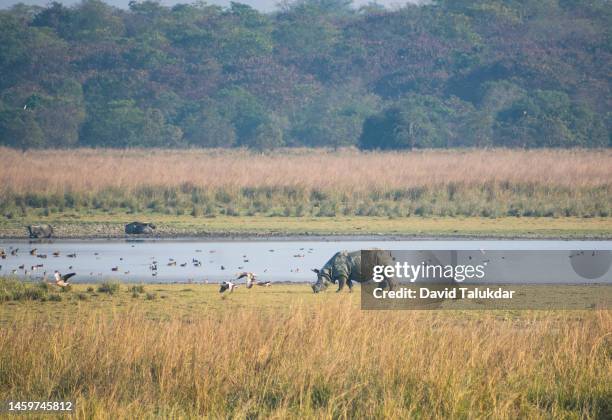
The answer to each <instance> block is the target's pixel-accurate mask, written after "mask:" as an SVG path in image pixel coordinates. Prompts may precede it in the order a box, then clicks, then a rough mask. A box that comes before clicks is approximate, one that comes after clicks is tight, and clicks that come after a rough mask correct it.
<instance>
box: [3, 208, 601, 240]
mask: <svg viewBox="0 0 612 420" xmlns="http://www.w3.org/2000/svg"><path fill="white" fill-rule="evenodd" d="M135 217H139V218H140V219H142V220H153V221H155V223H156V226H157V229H156V235H159V236H161V237H188V236H198V237H211V238H215V237H255V238H258V237H262V238H263V237H273V236H274V237H279V236H298V235H302V236H304V235H308V236H317V235H319V236H326V235H346V236H360V235H363V236H384V237H386V238H392V237H394V236H395V237H453V238H458V237H484V238H490V237H500V238H581V239H585V238H599V239H606V238H611V237H612V218H609V217H594V218H578V217H563V218H551V217H499V218H484V217H418V216H415V217H402V218H400V217H395V218H390V217H371V216H353V217H350V216H347V217H345V216H337V217H282V216H276V217H270V216H239V217H235V216H216V217H197V218H194V217H192V216H189V215H180V216H176V215H159V214H154V213H147V212H145V213H141V214H139V215H137V216H135V215H134V214H127V213H125V212H123V213H121V212H117V213H103V212H100V213H94V214H79V213H72V212H65V213H60V214H52V215H50V216H47V217H26V218H19V219H10V220H7V219H2V218H0V237H5V238H23V237H24V236H26V234H27V231H26V229H25V226H26V225H28V224H35V223H49V224H51V225H53V226H54V228H55V233H54V234H55V236H56V237H58V238H94V237H99V238H123V237H125V234H124V226H125V223H129V222H131V221H133V220H134V218H135Z"/></svg>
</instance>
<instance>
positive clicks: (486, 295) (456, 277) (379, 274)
mask: <svg viewBox="0 0 612 420" xmlns="http://www.w3.org/2000/svg"><path fill="white" fill-rule="evenodd" d="M486 266H487V262H484V263H483V264H478V265H464V264H460V265H455V266H453V265H450V264H447V265H428V264H426V263H425V262H422V263H421V264H419V265H413V264H409V263H408V262H406V261H404V262H403V263H402V262H399V261H398V262H396V263H395V264H394V265H375V266H374V268H373V276H372V281H374V282H375V283H382V282H383V281H385V279H386V278H395V279H397V280H400V281H401V279H403V280H407V281H408V282H410V283H414V282H416V280H417V279H419V278H420V279H422V280H424V281H428V280H434V279H440V278H442V279H445V280H448V281H454V282H457V283H462V282H464V281H465V280H473V279H479V280H480V279H483V278H484V277H485V267H486ZM515 292H516V291H515V290H504V289H503V288H501V287H497V288H495V289H493V288H490V287H485V288H473V289H471V288H468V287H453V288H449V287H445V288H444V289H442V290H440V289H439V288H435V287H434V288H429V287H424V286H423V287H419V288H418V289H411V288H408V287H400V288H399V290H384V289H383V288H381V287H376V288H374V290H373V292H372V293H373V296H374V298H376V299H417V298H418V299H429V298H431V299H457V298H458V297H459V298H461V299H512V298H513V297H514V293H515Z"/></svg>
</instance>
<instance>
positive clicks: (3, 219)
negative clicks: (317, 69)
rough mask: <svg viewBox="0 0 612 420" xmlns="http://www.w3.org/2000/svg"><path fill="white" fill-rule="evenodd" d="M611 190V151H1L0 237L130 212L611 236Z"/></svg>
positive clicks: (107, 222) (263, 225)
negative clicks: (32, 227) (33, 227)
mask: <svg viewBox="0 0 612 420" xmlns="http://www.w3.org/2000/svg"><path fill="white" fill-rule="evenodd" d="M611 188H612V152H610V151H609V150H579V149H578V150H552V149H540V150H506V149H494V150H450V151H448V150H424V151H414V152H401V153H398V152H393V153H384V152H359V151H356V150H352V149H343V150H339V151H331V150H315V149H295V150H282V151H277V152H270V153H266V154H262V153H255V152H250V151H246V150H215V149H213V150H155V149H154V150H143V149H133V150H111V149H77V150H44V151H43V150H33V151H27V152H20V151H17V150H14V149H8V148H0V236H5V237H6V236H23V226H24V225H25V224H29V223H38V222H49V223H53V224H54V225H55V226H56V227H57V228H58V229H59V230H58V232H60V233H59V234H58V236H65V237H71V236H73V237H74V236H121V235H122V232H121V224H122V223H125V222H128V221H131V220H134V219H139V218H140V219H149V220H152V221H158V222H159V221H161V223H158V225H160V229H159V230H158V232H160V234H167V235H172V234H175V235H179V234H206V233H212V234H223V233H245V234H266V235H267V234H276V233H280V234H283V233H285V234H294V233H296V232H302V233H319V234H333V233H339V234H355V233H356V234H359V233H362V234H368V233H370V234H371V233H382V234H402V233H403V234H408V235H413V234H417V235H418V234H421V235H422V234H425V235H438V234H440V235H444V234H447V235H448V234H449V233H450V234H453V233H454V234H458V235H463V234H467V235H470V234H474V235H489V236H496V231H498V230H499V231H500V232H501V236H503V235H504V234H512V235H515V236H547V235H550V236H559V237H562V236H564V237H576V236H585V237H593V236H595V237H601V236H606V237H609V236H610V232H612V227H611V226H610V222H609V220H610V214H611V210H612V198H611V197H612V194H611ZM462 219H466V220H462ZM470 219H472V220H470ZM487 220H491V221H493V222H487ZM438 221H440V222H438ZM449 221H457V223H456V227H452V226H450V222H449ZM534 221H535V222H534ZM540 222H542V223H540ZM375 225H376V227H374V226H375ZM510 225H512V226H513V227H514V228H513V229H511V230H508V229H507V226H510ZM483 226H484V227H483ZM532 227H535V229H536V230H541V231H542V232H534V229H533V228H532ZM359 228H361V229H359ZM364 228H365V229H364ZM530 232H531V233H530Z"/></svg>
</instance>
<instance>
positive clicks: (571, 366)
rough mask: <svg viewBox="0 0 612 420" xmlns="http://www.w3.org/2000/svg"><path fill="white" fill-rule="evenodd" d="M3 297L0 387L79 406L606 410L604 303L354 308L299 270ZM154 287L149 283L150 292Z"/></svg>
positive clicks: (316, 413)
mask: <svg viewBox="0 0 612 420" xmlns="http://www.w3.org/2000/svg"><path fill="white" fill-rule="evenodd" d="M88 287H90V286H87V285H76V286H73V289H72V290H71V291H68V292H64V293H56V292H53V293H54V294H57V295H59V296H61V301H46V302H40V301H10V302H4V303H1V304H0V321H1V322H2V328H0V400H12V399H43V400H45V399H46V400H49V399H53V400H65V399H72V400H76V407H77V418H136V417H175V418H177V417H202V416H205V417H211V418H219V417H224V418H225V417H238V418H258V417H259V418H382V417H388V418H408V417H419V418H502V419H504V418H507V419H514V418H518V417H522V418H553V417H554V418H609V416H610V413H611V407H610V402H611V401H612V391H611V390H612V362H611V359H610V349H611V348H612V342H611V341H612V313H611V312H610V311H604V310H599V311H548V312H545V311H461V312H459V311H362V310H360V309H359V293H354V294H348V293H343V294H335V293H323V294H319V295H314V294H312V292H311V291H310V289H309V287H308V286H307V285H279V284H276V285H273V286H272V287H270V288H265V289H264V288H258V289H252V290H246V289H238V290H237V291H236V292H235V293H233V294H232V295H229V296H220V295H219V293H218V292H217V288H216V287H215V286H213V285H192V284H189V285H186V284H182V285H146V286H144V288H145V290H144V291H139V292H132V291H130V290H129V288H128V286H127V285H121V286H120V289H119V290H118V291H117V292H116V293H115V294H113V295H107V294H104V293H100V292H96V291H95V288H93V290H94V291H87V288H88ZM147 296H148V297H147Z"/></svg>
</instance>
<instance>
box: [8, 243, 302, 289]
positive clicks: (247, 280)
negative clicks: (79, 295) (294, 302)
mask: <svg viewBox="0 0 612 420" xmlns="http://www.w3.org/2000/svg"><path fill="white" fill-rule="evenodd" d="M132 246H134V245H132ZM300 251H305V249H304V248H300ZM312 251H313V248H309V249H308V250H307V251H305V252H308V253H311V252H312ZM28 252H29V254H30V255H31V256H32V257H34V258H38V259H47V257H48V255H47V254H41V253H38V249H37V248H32V249H30V250H29V251H28ZM198 252H202V250H200V249H197V250H196V253H198ZM209 252H210V253H211V254H213V253H215V252H216V251H215V250H210V251H209ZM269 252H275V250H274V249H270V250H269ZM18 254H19V248H14V247H10V248H9V249H8V253H7V251H5V250H4V249H2V248H0V261H1V260H6V259H7V258H8V257H9V256H13V257H16V256H18ZM51 255H52V257H55V258H57V257H60V256H61V253H60V252H59V251H55V252H53V253H52V254H51ZM65 255H66V257H68V258H77V254H76V253H68V254H65ZM94 255H95V256H96V257H97V258H99V257H98V255H99V254H98V253H97V252H96V253H94ZM304 256H305V254H304V253H298V254H295V255H293V257H294V258H303V257H304ZM242 258H243V259H242V261H243V263H248V262H249V258H248V257H247V255H243V256H242ZM119 260H120V261H123V258H119ZM151 260H152V261H151V262H150V263H149V264H148V266H149V270H150V271H151V275H152V276H153V277H156V276H157V273H158V266H159V265H160V262H159V261H157V260H156V259H155V257H151ZM211 262H212V261H211ZM191 264H192V265H193V266H194V267H201V266H202V265H203V264H202V261H201V260H200V259H197V258H192V260H191ZM165 265H166V266H168V267H176V266H177V261H176V260H175V259H174V258H168V262H167V263H166V264H165ZM187 265H188V263H187V262H183V263H178V266H180V267H186V266H187ZM44 268H45V264H44V263H38V264H32V265H28V266H26V264H21V265H20V266H18V267H17V268H16V269H12V270H10V273H11V274H12V275H17V274H23V275H24V276H25V277H30V278H31V277H32V276H33V275H34V273H35V272H36V271H38V270H42V269H44ZM68 269H69V270H72V269H73V266H72V265H70V266H69V267H68ZM220 269H221V270H226V267H225V266H223V265H221V266H220ZM238 269H239V270H242V269H244V266H243V265H240V266H238ZM110 270H111V272H119V271H120V268H119V266H118V265H116V266H113V267H110ZM266 271H267V269H264V272H266ZM298 271H299V268H295V269H291V272H298ZM0 272H2V265H1V264H0ZM123 273H124V274H126V275H127V274H130V272H129V271H124V272H123ZM93 274H94V273H93V272H92V273H90V275H93ZM98 274H99V275H102V273H98ZM75 275H76V273H74V272H70V273H67V274H62V273H60V272H59V271H58V270H54V274H53V280H54V281H51V282H50V281H49V280H48V277H47V271H46V270H45V271H43V273H42V277H36V276H34V278H38V279H40V280H42V281H43V282H44V283H47V284H50V285H55V286H58V287H61V288H63V287H67V286H70V279H71V278H72V277H74V276H75ZM243 279H244V280H243ZM242 280H243V282H244V285H245V287H246V288H247V289H251V288H253V286H261V287H270V286H271V285H272V282H270V281H261V280H258V278H257V275H256V274H254V273H252V272H249V271H241V272H238V273H237V274H236V275H235V277H234V278H233V279H232V280H226V281H223V282H222V283H221V284H220V288H219V293H224V292H228V293H232V292H233V291H234V290H235V289H237V288H238V287H239V286H240V284H239V282H240V281H242ZM190 282H191V281H190ZM205 282H206V283H208V281H205Z"/></svg>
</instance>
